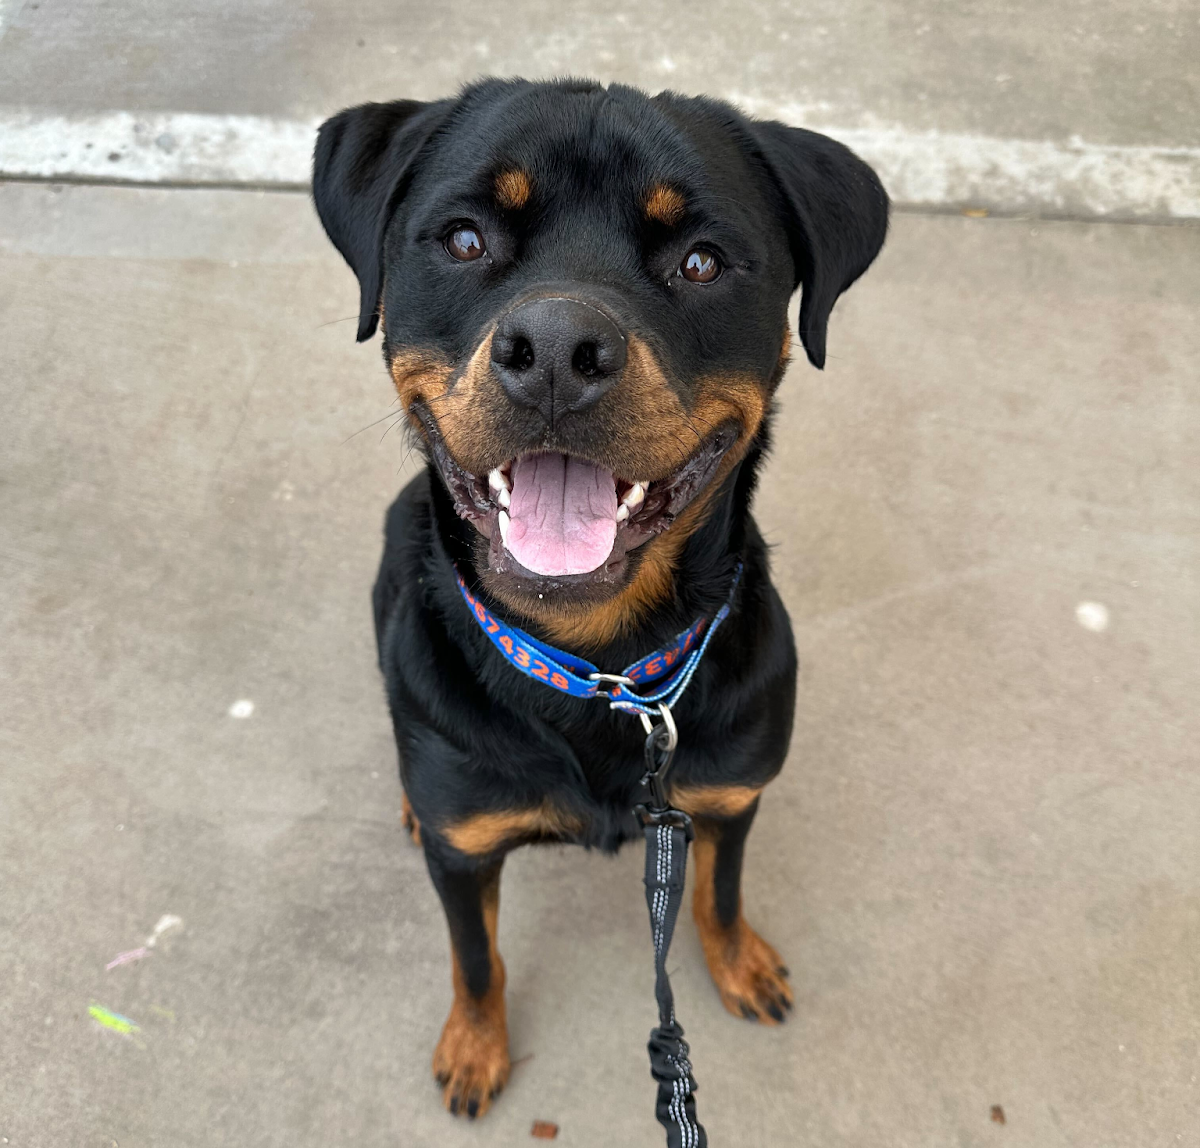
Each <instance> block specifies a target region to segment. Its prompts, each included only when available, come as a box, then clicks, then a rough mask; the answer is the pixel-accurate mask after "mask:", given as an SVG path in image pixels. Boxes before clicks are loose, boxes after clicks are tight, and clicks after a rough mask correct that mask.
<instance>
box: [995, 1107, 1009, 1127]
mask: <svg viewBox="0 0 1200 1148" xmlns="http://www.w3.org/2000/svg"><path fill="white" fill-rule="evenodd" d="M992 1123H993V1124H1007V1123H1008V1121H1007V1120H1005V1119H1004V1109H1003V1108H1001V1107H1000V1105H999V1104H993V1105H992Z"/></svg>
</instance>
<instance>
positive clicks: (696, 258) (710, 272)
mask: <svg viewBox="0 0 1200 1148" xmlns="http://www.w3.org/2000/svg"><path fill="white" fill-rule="evenodd" d="M679 274H680V275H682V276H683V277H684V278H685V279H687V280H690V281H691V282H692V283H711V282H712V281H713V280H714V279H716V277H717V276H718V275H720V274H721V261H720V260H719V259H718V258H717V257H716V255H715V254H714V253H713V252H711V251H709V249H708V248H707V247H693V248H692V249H691V251H689V252H688V253H687V254H686V255H685V256H684V257H683V262H682V263H681V264H680V265H679Z"/></svg>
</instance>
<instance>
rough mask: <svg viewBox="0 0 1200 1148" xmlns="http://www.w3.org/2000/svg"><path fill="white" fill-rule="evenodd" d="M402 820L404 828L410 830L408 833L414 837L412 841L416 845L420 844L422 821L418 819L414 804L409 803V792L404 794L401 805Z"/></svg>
mask: <svg viewBox="0 0 1200 1148" xmlns="http://www.w3.org/2000/svg"><path fill="white" fill-rule="evenodd" d="M400 821H401V823H402V824H403V826H404V828H405V829H407V830H408V835H409V837H411V838H412V843H413V844H414V845H416V846H420V844H421V823H420V821H418V820H417V815H416V814H415V813H414V812H413V809H412V806H411V805H409V803H408V794H407V793H406V794H405V795H404V802H403V804H402V805H401V807H400Z"/></svg>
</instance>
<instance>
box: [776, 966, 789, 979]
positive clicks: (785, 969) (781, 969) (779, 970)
mask: <svg viewBox="0 0 1200 1148" xmlns="http://www.w3.org/2000/svg"><path fill="white" fill-rule="evenodd" d="M775 971H776V972H777V973H778V974H779V975H780V976H781V977H790V976H791V975H792V971H791V969H789V968H788V967H787V965H780V966H779V968H777V969H776V970H775Z"/></svg>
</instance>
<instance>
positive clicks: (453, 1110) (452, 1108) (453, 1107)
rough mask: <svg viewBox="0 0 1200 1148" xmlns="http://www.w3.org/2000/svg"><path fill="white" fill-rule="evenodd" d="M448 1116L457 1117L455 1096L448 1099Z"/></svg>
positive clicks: (456, 1099) (456, 1098)
mask: <svg viewBox="0 0 1200 1148" xmlns="http://www.w3.org/2000/svg"><path fill="white" fill-rule="evenodd" d="M450 1115H451V1116H457V1115H458V1097H457V1096H452V1097H450Z"/></svg>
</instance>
